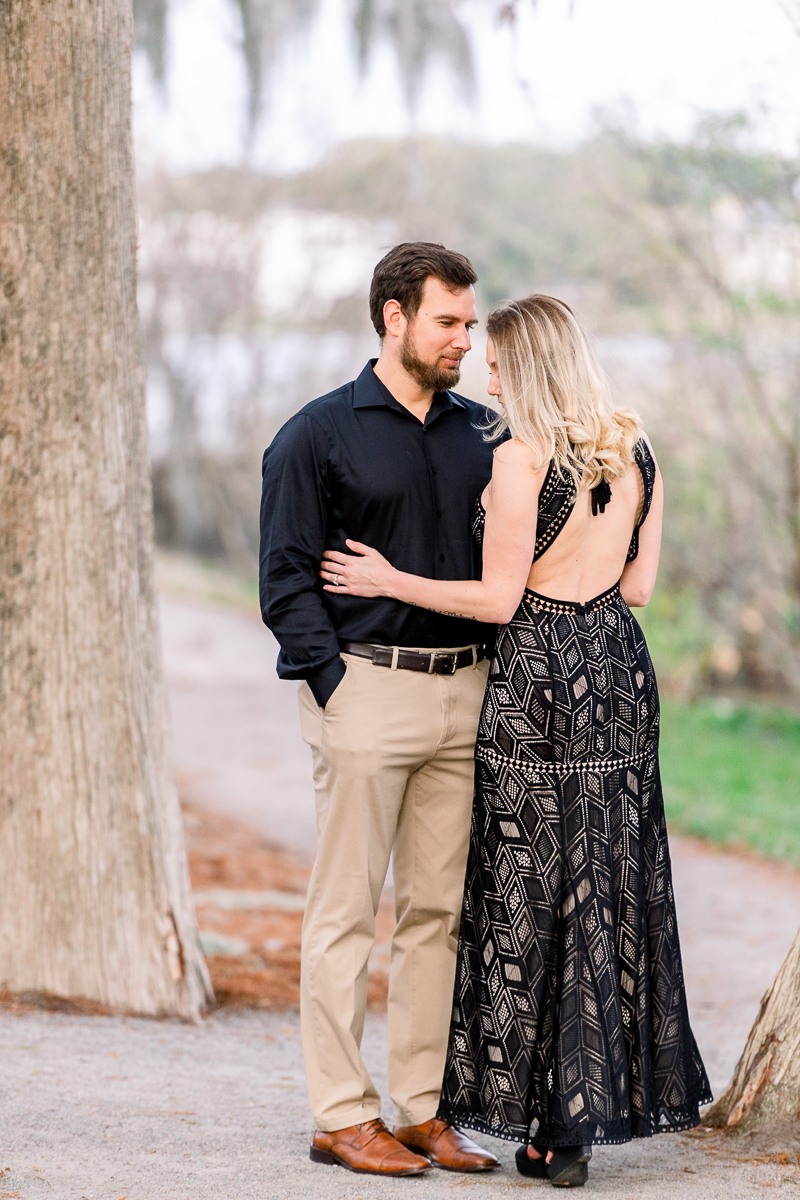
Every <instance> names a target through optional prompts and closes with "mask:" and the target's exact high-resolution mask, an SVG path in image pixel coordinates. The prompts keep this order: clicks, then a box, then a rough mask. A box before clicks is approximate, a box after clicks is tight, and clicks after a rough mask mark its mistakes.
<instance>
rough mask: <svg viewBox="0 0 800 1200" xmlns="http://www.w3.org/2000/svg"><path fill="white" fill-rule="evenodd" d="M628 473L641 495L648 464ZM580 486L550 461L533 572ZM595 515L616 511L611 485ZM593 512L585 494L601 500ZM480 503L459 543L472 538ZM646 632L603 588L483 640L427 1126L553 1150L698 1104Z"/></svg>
mask: <svg viewBox="0 0 800 1200" xmlns="http://www.w3.org/2000/svg"><path fill="white" fill-rule="evenodd" d="M635 454H636V463H637V466H638V467H639V470H640V471H641V474H642V479H643V483H644V502H643V507H642V512H641V516H640V518H639V522H638V524H637V528H636V530H635V531H634V534H633V539H632V541H631V546H630V550H629V552H628V561H631V560H632V559H633V558H635V557H636V555H637V553H638V549H639V526H640V525H641V524H642V523H643V522H644V520H645V519H646V517H647V514H648V511H649V508H650V503H651V500H652V495H653V484H654V480H655V463H654V462H653V458H652V456H651V454H650V451H649V449H648V447H647V444H646V442H644V441H643V440H642V441H640V442H639V443H637V445H636V451H635ZM575 498H576V497H575V491H574V488H573V486H572V484H571V482H569V481H568V480H566V479H563V478H562V477H561V476H560V474H559V473H558V471H557V470H556V469H555V468H554V465H553V464H552V463H551V465H550V469H549V471H548V474H547V477H546V479H545V483H544V486H543V488H542V492H541V495H540V499H539V516H538V524H537V531H536V533H537V536H536V553H535V558H534V561H535V560H536V559H537V558H539V557H541V555H542V554H543V553H544V552H545V550H546V549H547V548H548V547H549V546H551V545H552V543H553V541H554V540H555V538H556V537H557V536H558V534H559V533H560V532H561V530H562V529H563V527H564V525H565V524H566V521H567V518H568V517H569V514H570V512H571V511H572V508H573V506H574V503H575ZM592 499H593V505H592V507H593V511H595V512H597V510H598V508H599V509H600V511H602V509H603V507H604V505H605V504H606V503H613V499H612V498H611V496H610V492H609V489H608V485H603V484H601V485H600V487H599V488H598V489H597V490H596V494H595V495H594V496H593V498H592ZM598 501H599V503H598ZM484 520H485V513H484V512H483V509H482V507H481V506H480V504H479V505H478V510H477V514H476V520H475V525H474V527H473V532H474V534H475V536H476V538H477V540H478V541H479V542H480V541H481V540H482V532H483V524H484ZM658 727H659V702H658V691H657V687H656V679H655V674H654V672H653V665H652V663H651V661H650V655H649V653H648V651H647V646H646V644H645V640H644V635H643V634H642V631H641V629H640V627H639V625H638V623H637V622H636V620H635V619H634V617H633V615H632V614H631V611H630V609H629V608H628V606H627V605H626V604H625V601H624V600H623V599H622V597H621V595H620V589H619V585H618V584H617V585H615V586H614V587H612V588H610V589H609V590H608V591H607V592H604V593H603V594H602V595H600V596H597V597H595V599H594V600H590V601H589V602H588V603H586V604H573V603H567V602H565V601H561V600H552V599H549V598H548V597H545V596H540V595H538V594H537V593H535V592H532V591H530V590H529V589H526V591H525V594H524V596H523V598H522V600H521V602H520V605H519V608H518V609H517V612H516V613H515V614H514V616H513V618H512V619H511V621H510V622H509V623H508V625H504V626H502V627H501V628H500V629H499V630H498V636H497V644H496V649H495V654H494V658H493V661H492V665H491V669H490V674H489V683H488V687H487V691H486V698H485V701H484V706H483V712H482V715H481V720H480V726H479V729H478V740H477V746H476V783H475V804H474V809H473V818H472V834H471V843H470V852H469V862H468V866H467V876H466V884H465V891H464V909H463V915H462V920H461V933H460V940H459V947H458V963H457V968H456V983H455V995H454V1007H453V1019H452V1025H451V1030H450V1040H449V1046H448V1053H447V1062H446V1066H445V1073H444V1082H443V1089H442V1100H441V1106H440V1109H439V1116H440V1117H444V1118H445V1119H446V1120H448V1121H451V1122H452V1123H453V1124H455V1125H460V1126H465V1127H467V1128H471V1129H477V1130H480V1131H483V1132H485V1133H489V1134H492V1135H494V1136H495V1137H501V1138H507V1139H510V1140H513V1141H521V1142H525V1141H529V1140H531V1139H532V1138H534V1137H535V1140H536V1141H537V1143H539V1142H546V1143H547V1144H548V1145H550V1146H568V1145H576V1144H588V1143H592V1142H595V1143H612V1142H627V1141H629V1140H630V1139H631V1138H635V1137H648V1136H650V1135H651V1134H654V1133H659V1132H666V1131H668V1130H681V1129H689V1128H692V1127H693V1126H695V1125H697V1124H698V1122H699V1114H698V1106H699V1105H700V1104H704V1103H707V1102H708V1101H710V1100H711V1099H712V1096H711V1091H710V1089H709V1085H708V1079H707V1077H706V1072H705V1069H704V1067H703V1063H702V1060H701V1058H700V1055H699V1053H698V1050H697V1046H696V1044H695V1040H694V1037H693V1035H692V1031H691V1028H690V1025H689V1016H688V1011H687V1007H686V996H685V992H684V980H683V969H682V966H681V953H680V946H679V942H678V926H677V922H676V917H675V903H674V899H673V892H672V873H671V868H670V858H669V848H668V845H667V831H666V825H665V821H664V805H663V800H662V794H661V782H660V778H659V769H658Z"/></svg>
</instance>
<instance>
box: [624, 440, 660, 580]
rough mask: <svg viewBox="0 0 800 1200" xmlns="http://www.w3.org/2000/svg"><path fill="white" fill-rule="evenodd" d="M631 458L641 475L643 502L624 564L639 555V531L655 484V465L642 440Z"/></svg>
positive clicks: (648, 507)
mask: <svg viewBox="0 0 800 1200" xmlns="http://www.w3.org/2000/svg"><path fill="white" fill-rule="evenodd" d="M633 457H634V459H635V461H636V465H637V467H638V468H639V470H640V471H641V473H642V483H643V484H644V501H643V503H642V511H641V513H640V515H639V520H638V521H637V522H636V528H635V529H634V531H633V536H632V538H631V544H630V546H629V547H628V557H627V558H626V560H625V561H626V562H633V560H634V559H635V558H636V556H637V554H638V553H639V530H640V529H641V527H642V525H644V523H645V520H646V519H647V514H648V513H649V512H650V505H651V504H652V503H653V488H654V486H655V482H656V464H655V459H654V458H653V455H652V454H651V453H650V447H649V446H648V444H647V442H646V441H645V440H644V438H639V441H638V442H637V443H636V445H635V446H634V448H633Z"/></svg>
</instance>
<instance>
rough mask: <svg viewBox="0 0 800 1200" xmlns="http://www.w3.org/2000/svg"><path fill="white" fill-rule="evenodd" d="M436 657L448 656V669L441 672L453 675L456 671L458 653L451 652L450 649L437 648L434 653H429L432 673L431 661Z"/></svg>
mask: <svg viewBox="0 0 800 1200" xmlns="http://www.w3.org/2000/svg"><path fill="white" fill-rule="evenodd" d="M437 658H449V659H450V670H449V671H443V672H442V674H444V675H455V673H456V671H457V670H458V655H457V654H453V653H452V652H451V651H448V650H437V651H436V652H435V653H434V654H432V655H431V673H433V669H434V668H433V663H434V661H435V660H436V659H437Z"/></svg>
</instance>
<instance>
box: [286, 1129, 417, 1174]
mask: <svg viewBox="0 0 800 1200" xmlns="http://www.w3.org/2000/svg"><path fill="white" fill-rule="evenodd" d="M309 1158H310V1159H311V1161H312V1162H317V1163H326V1164H327V1165H328V1166H329V1167H347V1169H348V1171H355V1172H356V1173H357V1174H358V1175H423V1174H424V1173H425V1171H430V1169H431V1164H430V1163H429V1162H428V1159H427V1158H426V1157H424V1156H423V1155H420V1154H414V1153H413V1152H412V1151H410V1150H407V1149H406V1148H405V1146H402V1145H401V1144H400V1142H398V1140H397V1138H394V1137H392V1135H391V1134H390V1133H389V1130H388V1129H387V1128H386V1126H385V1125H384V1123H383V1121H381V1120H380V1119H379V1118H376V1119H375V1120H373V1121H364V1122H362V1124H361V1125H350V1126H348V1128H347V1129H336V1130H334V1131H333V1132H332V1133H323V1132H322V1131H321V1130H319V1129H318V1130H317V1131H316V1133H315V1134H314V1140H313V1141H312V1143H311V1150H310V1151H309Z"/></svg>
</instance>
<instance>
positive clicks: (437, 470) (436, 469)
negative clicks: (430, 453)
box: [431, 467, 439, 475]
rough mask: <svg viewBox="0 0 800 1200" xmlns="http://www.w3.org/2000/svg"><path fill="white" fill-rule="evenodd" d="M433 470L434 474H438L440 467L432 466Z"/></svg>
mask: <svg viewBox="0 0 800 1200" xmlns="http://www.w3.org/2000/svg"><path fill="white" fill-rule="evenodd" d="M431 471H432V472H433V474H434V475H438V474H439V468H438V467H431Z"/></svg>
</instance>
